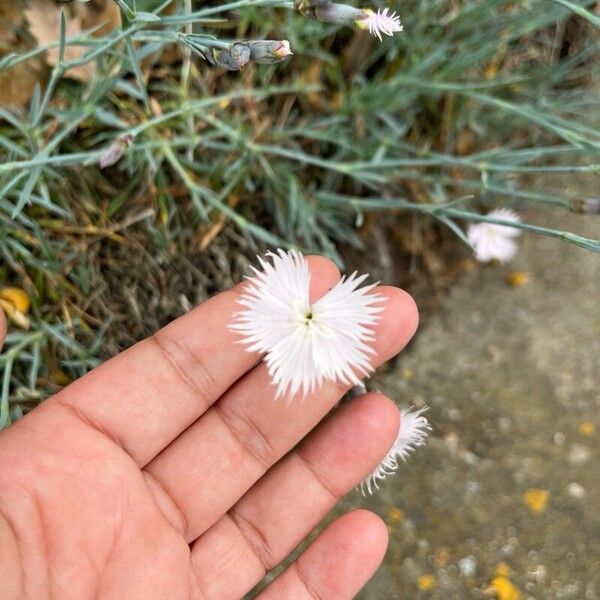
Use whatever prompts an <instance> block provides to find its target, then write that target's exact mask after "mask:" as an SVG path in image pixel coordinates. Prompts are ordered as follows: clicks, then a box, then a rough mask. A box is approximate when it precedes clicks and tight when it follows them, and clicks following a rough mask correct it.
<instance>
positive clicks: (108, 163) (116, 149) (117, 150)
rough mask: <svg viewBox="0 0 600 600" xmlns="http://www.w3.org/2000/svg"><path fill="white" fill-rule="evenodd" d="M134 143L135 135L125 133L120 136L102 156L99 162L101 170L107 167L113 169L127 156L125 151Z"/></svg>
mask: <svg viewBox="0 0 600 600" xmlns="http://www.w3.org/2000/svg"><path fill="white" fill-rule="evenodd" d="M132 142H133V135H132V134H131V133H125V134H123V135H120V136H119V137H118V138H117V139H116V140H115V141H114V142H113V143H112V144H111V145H110V146H109V147H108V148H107V149H106V151H105V152H104V154H102V156H101V157H100V160H99V165H100V168H101V169H105V168H106V167H112V166H113V165H114V164H116V163H117V162H119V161H120V160H121V158H122V157H123V154H125V151H126V150H127V148H129V146H131V144H132Z"/></svg>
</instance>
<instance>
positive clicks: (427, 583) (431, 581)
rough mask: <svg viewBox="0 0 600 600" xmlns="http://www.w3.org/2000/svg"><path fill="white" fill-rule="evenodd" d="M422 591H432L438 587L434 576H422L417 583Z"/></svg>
mask: <svg viewBox="0 0 600 600" xmlns="http://www.w3.org/2000/svg"><path fill="white" fill-rule="evenodd" d="M417 585H418V586H419V589H420V590H424V591H426V590H431V589H433V588H434V587H435V586H436V580H435V577H434V576H433V575H421V577H419V579H418V581H417Z"/></svg>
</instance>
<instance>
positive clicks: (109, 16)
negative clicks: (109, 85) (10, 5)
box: [25, 0, 121, 81]
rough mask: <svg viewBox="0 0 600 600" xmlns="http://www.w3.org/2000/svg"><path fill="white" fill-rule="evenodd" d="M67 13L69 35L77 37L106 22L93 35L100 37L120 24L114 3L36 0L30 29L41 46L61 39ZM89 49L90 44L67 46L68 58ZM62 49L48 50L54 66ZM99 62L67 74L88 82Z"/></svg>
mask: <svg viewBox="0 0 600 600" xmlns="http://www.w3.org/2000/svg"><path fill="white" fill-rule="evenodd" d="M61 11H64V12H65V17H66V36H67V38H70V37H74V36H77V35H79V34H81V33H82V32H83V31H86V30H88V29H90V28H92V27H96V26H98V25H102V27H100V29H98V31H95V32H94V33H93V35H94V36H95V37H99V36H102V35H106V34H107V33H108V32H109V31H111V30H112V29H114V28H115V27H118V26H119V24H120V22H121V21H120V12H119V9H118V7H117V5H116V4H115V3H113V2H105V3H104V4H100V5H98V4H90V5H88V4H79V3H77V4H73V5H67V6H65V5H64V4H62V5H61V4H57V3H56V2H55V0H32V1H31V3H30V5H29V7H28V8H27V9H26V10H25V16H26V18H27V21H28V23H29V31H30V33H31V35H32V36H33V37H34V38H35V39H36V40H37V42H38V44H39V45H40V46H43V45H45V44H50V43H52V42H54V41H56V40H57V39H58V32H59V27H60V13H61ZM87 51H88V47H87V46H71V45H69V46H67V47H66V48H65V61H71V60H77V59H79V58H81V57H82V56H83V55H84V54H85V53H86V52H87ZM58 52H59V50H58V48H51V49H50V50H48V51H47V52H46V61H47V62H48V64H49V65H50V66H54V65H56V63H57V62H58ZM95 70H96V65H95V63H94V62H89V63H86V64H85V65H81V66H77V67H73V68H71V69H69V71H68V72H67V73H66V74H65V75H66V76H67V77H72V78H74V79H78V80H79V81H88V80H89V79H91V78H92V77H93V76H94V73H95Z"/></svg>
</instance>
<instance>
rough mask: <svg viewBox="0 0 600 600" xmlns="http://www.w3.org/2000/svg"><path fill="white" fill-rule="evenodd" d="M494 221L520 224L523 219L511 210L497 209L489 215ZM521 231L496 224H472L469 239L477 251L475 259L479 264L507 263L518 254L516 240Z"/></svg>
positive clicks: (468, 232) (468, 234) (469, 229)
mask: <svg viewBox="0 0 600 600" xmlns="http://www.w3.org/2000/svg"><path fill="white" fill-rule="evenodd" d="M487 216H488V217H490V218H492V219H500V220H502V221H510V222H511V223H520V222H521V217H519V215H518V214H517V213H516V212H514V211H512V210H510V209H509V208H497V209H495V210H493V211H491V212H490V213H488V214H487ZM520 233H521V231H520V230H519V229H517V228H515V227H510V226H508V225H497V224H495V223H471V224H470V225H469V228H468V230H467V238H468V239H469V242H470V243H471V245H472V246H473V248H474V249H475V258H476V260H478V261H479V262H489V261H491V260H499V261H500V262H503V263H504V262H507V261H509V260H511V259H512V258H513V257H514V255H515V254H516V253H517V243H516V242H515V238H516V237H517V236H518V235H519V234H520Z"/></svg>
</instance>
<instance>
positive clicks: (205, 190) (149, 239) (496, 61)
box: [0, 0, 600, 426]
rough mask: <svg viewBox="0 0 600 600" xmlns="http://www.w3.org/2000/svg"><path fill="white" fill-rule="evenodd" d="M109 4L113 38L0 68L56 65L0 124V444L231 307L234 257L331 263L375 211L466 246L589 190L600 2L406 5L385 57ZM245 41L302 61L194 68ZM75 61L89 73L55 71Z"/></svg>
mask: <svg viewBox="0 0 600 600" xmlns="http://www.w3.org/2000/svg"><path fill="white" fill-rule="evenodd" d="M117 3H118V4H119V7H120V10H121V26H120V28H117V29H113V30H112V31H109V32H107V33H105V34H102V35H97V32H94V31H84V32H83V33H80V34H78V35H76V36H75V37H69V36H68V35H67V33H66V32H67V29H68V27H67V17H66V16H64V17H63V19H62V21H61V25H60V27H59V29H58V30H57V31H56V41H55V42H53V43H50V44H44V45H42V46H39V47H33V48H31V49H28V50H26V51H22V52H5V53H4V55H0V75H2V74H7V73H10V72H11V70H14V69H16V68H17V67H18V66H19V65H22V64H25V63H27V61H31V60H34V59H36V58H38V57H42V56H43V55H44V53H45V52H46V51H48V50H49V49H50V48H58V61H57V62H56V64H55V65H54V66H53V69H52V71H51V74H50V76H49V78H48V80H47V82H45V85H43V86H41V87H40V88H38V89H37V90H36V91H35V92H34V94H33V98H32V100H31V103H30V105H29V107H28V109H27V110H21V111H20V110H13V109H11V108H10V107H0V155H1V157H2V161H1V164H0V254H1V259H0V260H1V262H0V284H6V283H12V284H16V285H19V286H20V287H23V288H24V289H26V290H27V292H28V294H29V295H30V297H31V299H32V302H33V308H32V319H31V327H30V329H29V330H28V331H24V332H23V333H16V332H13V333H11V334H10V335H9V338H8V340H7V345H6V350H5V352H4V354H3V355H2V356H0V369H1V370H2V377H3V381H2V395H1V398H0V426H4V425H6V424H7V423H9V422H10V420H11V419H14V418H15V417H18V416H19V414H21V412H22V411H23V410H27V409H28V408H29V407H30V406H32V405H33V404H35V403H36V402H37V401H39V400H40V399H41V398H43V397H44V396H45V395H47V394H48V393H49V392H51V391H53V390H54V389H57V387H59V386H60V385H63V384H64V382H66V381H68V380H70V379H72V378H74V377H76V376H78V375H80V374H82V373H84V372H85V371H86V370H88V369H89V368H90V367H91V366H93V365H94V364H95V363H97V362H98V360H99V359H100V358H101V357H103V356H105V355H106V354H110V353H112V352H114V351H116V350H117V349H118V348H119V347H122V346H125V345H127V344H128V343H131V342H132V341H134V340H135V339H137V338H139V337H141V336H142V335H144V334H147V333H148V332H149V331H151V330H152V329H153V328H154V327H155V326H158V325H159V324H160V322H161V321H162V320H164V318H167V317H171V316H175V315H176V314H177V313H178V312H181V311H183V310H185V309H186V308H189V305H190V304H191V303H194V302H196V301H198V300H201V299H202V298H203V294H206V293H209V292H212V291H215V290H216V289H217V288H218V287H219V286H221V285H225V284H228V283H230V282H231V280H233V279H234V278H235V276H234V275H232V274H231V273H235V272H237V271H239V270H241V269H243V265H242V264H241V262H238V263H237V264H232V260H234V259H233V258H232V257H233V256H234V254H235V252H234V251H233V250H232V248H233V249H234V248H242V250H243V251H242V252H241V253H239V254H242V255H243V254H244V253H245V252H246V251H247V250H248V248H251V247H252V245H253V244H258V245H264V244H267V245H276V246H280V247H298V248H300V249H302V250H304V251H314V252H319V253H325V254H328V255H330V256H332V257H334V258H336V259H339V255H338V251H337V247H338V245H339V244H340V243H351V244H357V245H359V244H360V243H361V239H360V236H359V235H358V233H357V226H359V225H360V223H361V222H362V221H363V219H364V215H365V213H368V212H369V211H388V213H389V216H388V217H386V218H389V219H402V218H403V216H402V215H403V214H404V213H405V212H406V211H415V212H417V213H420V214H423V215H425V216H427V217H428V218H430V219H431V221H432V222H435V221H440V222H442V223H443V224H445V225H447V226H448V227H450V228H451V230H452V231H453V232H454V233H455V234H456V235H457V236H458V237H459V238H460V239H462V241H463V242H465V243H467V244H468V240H467V239H466V236H465V234H464V233H463V227H464V226H465V223H466V222H468V221H469V220H486V217H485V216H484V215H483V214H482V212H485V210H484V209H486V207H489V208H492V207H498V206H511V207H513V208H515V207H517V208H519V207H521V206H523V205H540V206H551V207H559V208H563V209H565V210H578V209H580V208H581V206H585V203H583V204H582V203H581V199H580V198H570V197H564V196H563V195H561V193H557V192H556V191H549V190H547V189H543V188H536V187H534V186H532V182H536V181H539V180H540V179H541V178H540V177H537V176H536V175H537V174H544V173H549V174H553V175H563V176H564V177H565V178H569V177H578V178H583V177H587V178H590V180H591V181H593V180H594V179H593V178H597V173H598V170H599V169H600V152H599V151H600V128H599V126H598V118H599V115H600V113H599V111H598V96H597V91H594V83H595V85H596V90H597V85H598V82H597V81H596V82H594V81H593V66H594V59H595V58H597V51H598V48H599V46H600V38H599V37H598V36H597V28H598V27H599V26H600V20H599V19H598V17H597V16H595V15H594V14H593V13H592V12H591V11H592V10H593V7H594V4H595V0H582V1H581V2H579V3H575V2H571V1H570V0H530V1H529V2H521V3H516V4H513V3H510V2H507V1H506V0H484V1H481V0H464V1H461V2H459V1H456V0H429V1H427V2H422V1H420V0H403V2H395V3H394V4H393V6H391V8H392V9H395V10H396V11H397V12H398V13H399V14H400V16H401V18H402V21H403V25H404V31H403V33H401V34H398V35H396V36H395V37H393V38H387V37H384V40H383V43H379V41H378V40H377V39H375V38H373V37H371V36H369V35H368V33H366V32H359V31H354V30H353V29H350V28H336V27H335V26H332V25H328V24H324V23H321V22H317V21H313V20H310V19H308V18H306V17H305V16H302V15H301V14H300V13H299V12H297V11H296V10H294V6H293V3H291V2H283V1H281V0H238V1H233V2H229V3H226V4H219V3H205V2H198V3H197V6H195V5H194V3H192V2H191V1H190V0H181V1H180V2H179V1H177V0H172V1H166V2H162V3H160V2H152V1H151V0H148V1H145V2H144V1H142V0H138V1H137V5H136V4H135V3H134V2H125V0H117ZM373 8H377V7H373ZM248 39H253V40H262V39H273V40H280V39H288V40H289V41H290V44H291V48H292V51H293V52H294V56H292V57H290V58H289V59H288V60H286V61H285V62H282V63H280V64H273V65H256V64H253V63H248V64H247V65H245V66H244V67H243V68H242V69H241V70H240V71H239V72H228V71H226V70H223V69H221V68H219V66H218V65H214V64H211V61H210V60H207V58H210V56H211V53H212V52H213V51H214V50H217V51H218V50H221V49H226V48H228V46H229V44H230V43H232V42H234V41H236V40H248ZM74 45H77V46H85V47H86V48H87V51H86V53H85V54H84V55H83V56H79V57H77V58H75V59H69V58H68V57H67V56H68V52H66V50H67V49H68V48H69V47H71V46H74ZM213 62H214V61H213ZM90 63H93V64H94V68H95V75H94V76H93V77H91V78H89V80H88V81H86V82H81V81H77V82H76V81H74V80H72V79H70V78H69V72H70V71H71V70H72V69H73V68H75V67H81V66H82V65H86V64H90ZM123 140H126V141H123ZM115 143H116V144H119V143H121V144H122V146H123V156H122V158H121V159H120V161H119V162H117V163H116V164H115V165H114V166H111V167H109V168H106V169H104V170H102V169H100V166H99V161H100V160H101V158H102V157H103V156H105V153H106V151H107V148H109V147H110V146H111V144H115ZM517 226H518V227H520V228H521V229H524V230H528V231H531V232H534V233H539V234H543V235H548V236H552V237H556V238H559V239H562V240H564V241H567V242H571V243H574V244H577V245H579V246H582V247H584V248H587V249H590V250H593V251H600V243H599V242H598V241H596V240H590V239H584V238H582V237H579V236H577V235H575V234H573V233H569V232H565V231H560V230H555V229H548V228H544V227H539V226H535V225H533V224H530V223H525V222H523V223H518V224H517ZM557 243H559V242H557ZM236 256H237V255H236ZM240 260H241V259H240ZM167 272H168V273H175V274H176V277H175V276H174V275H165V273H167ZM207 273H208V274H207ZM211 273H212V275H210V274H211ZM165 277H167V279H168V281H166V280H165ZM196 287H197V288H198V289H201V290H202V291H201V292H195V291H193V290H194V289H195V288H196ZM117 290H118V292H117ZM116 297H118V299H117V300H116V299H115V298H116ZM140 301H141V302H140ZM125 312H128V313H130V315H133V317H125V316H124V313H125ZM148 312H152V313H154V312H155V313H157V314H158V315H159V317H157V319H153V317H152V316H151V315H150V316H149V315H148V314H147V313H148ZM141 313H146V314H145V315H143V314H141ZM108 327H110V328H111V330H113V332H114V331H116V330H118V334H114V335H113V337H112V340H113V343H112V345H110V344H109V345H107V344H105V343H103V342H102V339H103V334H104V333H105V330H106V328H108Z"/></svg>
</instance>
